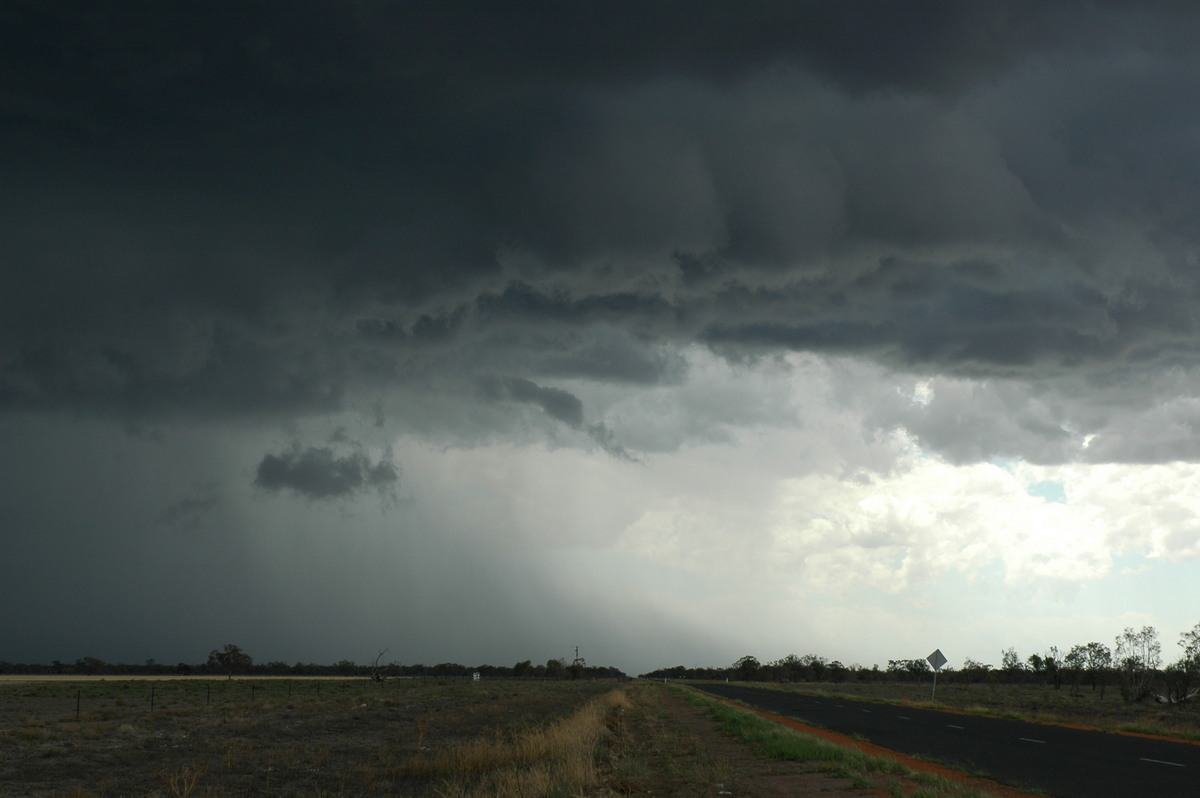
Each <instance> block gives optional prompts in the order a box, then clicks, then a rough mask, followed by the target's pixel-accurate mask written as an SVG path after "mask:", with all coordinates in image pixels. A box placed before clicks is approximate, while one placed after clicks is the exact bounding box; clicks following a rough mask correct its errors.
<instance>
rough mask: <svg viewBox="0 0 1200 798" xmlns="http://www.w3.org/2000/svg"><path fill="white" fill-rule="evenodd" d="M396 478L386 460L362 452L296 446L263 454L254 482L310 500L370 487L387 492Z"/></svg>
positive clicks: (343, 495) (264, 487) (394, 484)
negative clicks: (279, 452)
mask: <svg viewBox="0 0 1200 798" xmlns="http://www.w3.org/2000/svg"><path fill="white" fill-rule="evenodd" d="M399 480H400V472H399V469H397V468H396V466H395V465H394V464H393V463H392V462H390V461H389V460H387V459H381V460H379V461H377V462H374V463H372V462H371V460H370V459H369V458H368V457H367V456H366V454H364V453H362V452H353V453H351V454H346V455H341V456H339V455H338V454H337V453H336V452H335V451H334V450H333V449H331V448H316V447H309V448H307V449H303V450H302V449H300V448H298V447H297V448H294V449H292V450H291V451H288V452H284V453H283V454H278V455H276V454H268V455H265V456H264V457H263V459H262V460H261V461H260V462H259V464H258V470H257V473H256V476H255V478H254V484H255V485H256V486H257V487H260V488H262V489H264V490H270V491H276V492H278V491H281V490H290V491H292V492H293V493H296V494H298V495H301V496H305V497H307V498H310V499H334V498H341V497H346V496H351V495H353V494H355V493H359V492H361V491H364V490H371V489H373V490H377V491H379V492H381V493H388V492H390V491H392V490H394V488H395V486H396V484H397V483H398V482H399Z"/></svg>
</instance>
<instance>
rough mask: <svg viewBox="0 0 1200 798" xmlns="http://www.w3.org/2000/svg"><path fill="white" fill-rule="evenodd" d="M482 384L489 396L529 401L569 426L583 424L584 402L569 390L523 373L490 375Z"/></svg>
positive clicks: (491, 397)
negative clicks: (543, 382)
mask: <svg viewBox="0 0 1200 798" xmlns="http://www.w3.org/2000/svg"><path fill="white" fill-rule="evenodd" d="M482 388H483V394H484V396H485V397H487V398H489V399H507V400H509V401H513V402H527V403H529V404H534V405H537V406H538V407H540V408H542V410H544V411H545V412H546V415H548V416H550V417H551V418H555V419H558V420H559V421H561V422H562V423H564V424H566V425H567V426H569V427H574V428H578V427H579V426H581V425H582V424H583V402H581V401H579V397H577V396H575V395H574V394H572V393H571V392H570V391H564V390H562V389H560V388H547V387H544V386H541V385H538V384H537V383H536V382H533V381H531V380H527V379H524V378H522V377H488V378H485V379H484V380H483V381H482Z"/></svg>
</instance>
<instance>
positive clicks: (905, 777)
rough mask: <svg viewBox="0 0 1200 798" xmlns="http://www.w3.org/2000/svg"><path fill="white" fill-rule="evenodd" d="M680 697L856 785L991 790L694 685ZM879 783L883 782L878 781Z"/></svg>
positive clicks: (928, 792) (923, 796) (931, 793)
mask: <svg viewBox="0 0 1200 798" xmlns="http://www.w3.org/2000/svg"><path fill="white" fill-rule="evenodd" d="M672 689H674V690H677V691H679V692H680V693H681V694H682V696H683V698H684V700H686V701H687V702H688V703H689V704H692V705H693V706H699V707H702V708H704V709H705V710H707V712H708V713H709V715H710V716H711V717H712V718H713V719H714V720H716V721H717V723H718V724H719V725H720V727H721V728H722V729H723V730H724V731H725V732H727V733H728V734H731V735H733V736H734V737H735V738H736V739H738V740H741V741H742V742H745V743H747V744H749V745H750V746H751V747H753V748H754V749H756V750H758V751H760V752H761V753H763V754H765V755H766V756H768V757H770V758H772V759H779V760H786V761H793V762H805V763H808V764H811V765H814V766H815V767H817V768H818V769H821V770H824V771H827V772H830V773H833V774H835V775H839V776H843V777H846V778H849V779H850V780H851V781H852V783H853V784H854V786H855V787H857V788H859V789H864V790H866V789H880V788H881V787H882V789H884V790H885V791H886V792H887V794H888V795H893V796H908V797H909V798H987V796H991V795H994V793H990V792H987V791H981V790H978V789H975V788H973V787H970V786H967V785H965V784H963V783H960V782H958V781H956V780H954V779H948V778H946V777H944V776H939V775H936V774H931V773H921V772H918V771H915V770H913V769H912V768H910V767H908V766H907V765H904V764H903V763H901V762H898V761H896V760H894V759H888V758H887V757H879V756H872V755H870V754H867V753H864V752H862V751H858V750H856V749H854V748H850V747H846V746H841V745H837V744H835V743H832V742H830V741H828V740H824V739H822V738H820V737H815V736H813V735H808V734H804V733H802V732H798V731H795V730H793V729H789V728H787V727H785V726H780V725H779V724H778V723H774V722H772V721H770V720H768V719H766V718H763V717H761V716H759V715H757V714H755V713H754V712H752V711H750V710H748V709H743V708H741V707H738V706H734V705H732V704H729V703H727V702H725V701H720V700H718V699H715V698H709V697H708V696H705V695H702V694H700V693H698V692H696V691H694V690H691V689H688V688H684V687H674V688H672ZM881 782H882V785H881Z"/></svg>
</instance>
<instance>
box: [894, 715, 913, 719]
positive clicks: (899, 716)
mask: <svg viewBox="0 0 1200 798" xmlns="http://www.w3.org/2000/svg"><path fill="white" fill-rule="evenodd" d="M896 717H898V718H900V720H912V718H910V717H909V716H908V715H897V716H896Z"/></svg>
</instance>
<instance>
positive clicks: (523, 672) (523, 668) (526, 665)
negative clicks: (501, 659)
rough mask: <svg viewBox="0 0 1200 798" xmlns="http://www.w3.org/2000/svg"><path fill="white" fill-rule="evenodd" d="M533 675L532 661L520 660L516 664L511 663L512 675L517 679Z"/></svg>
mask: <svg viewBox="0 0 1200 798" xmlns="http://www.w3.org/2000/svg"><path fill="white" fill-rule="evenodd" d="M532 675H533V662H531V661H530V660H527V659H525V660H521V661H520V662H518V663H517V664H516V665H513V676H516V677H517V678H518V679H524V678H526V677H528V676H532Z"/></svg>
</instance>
